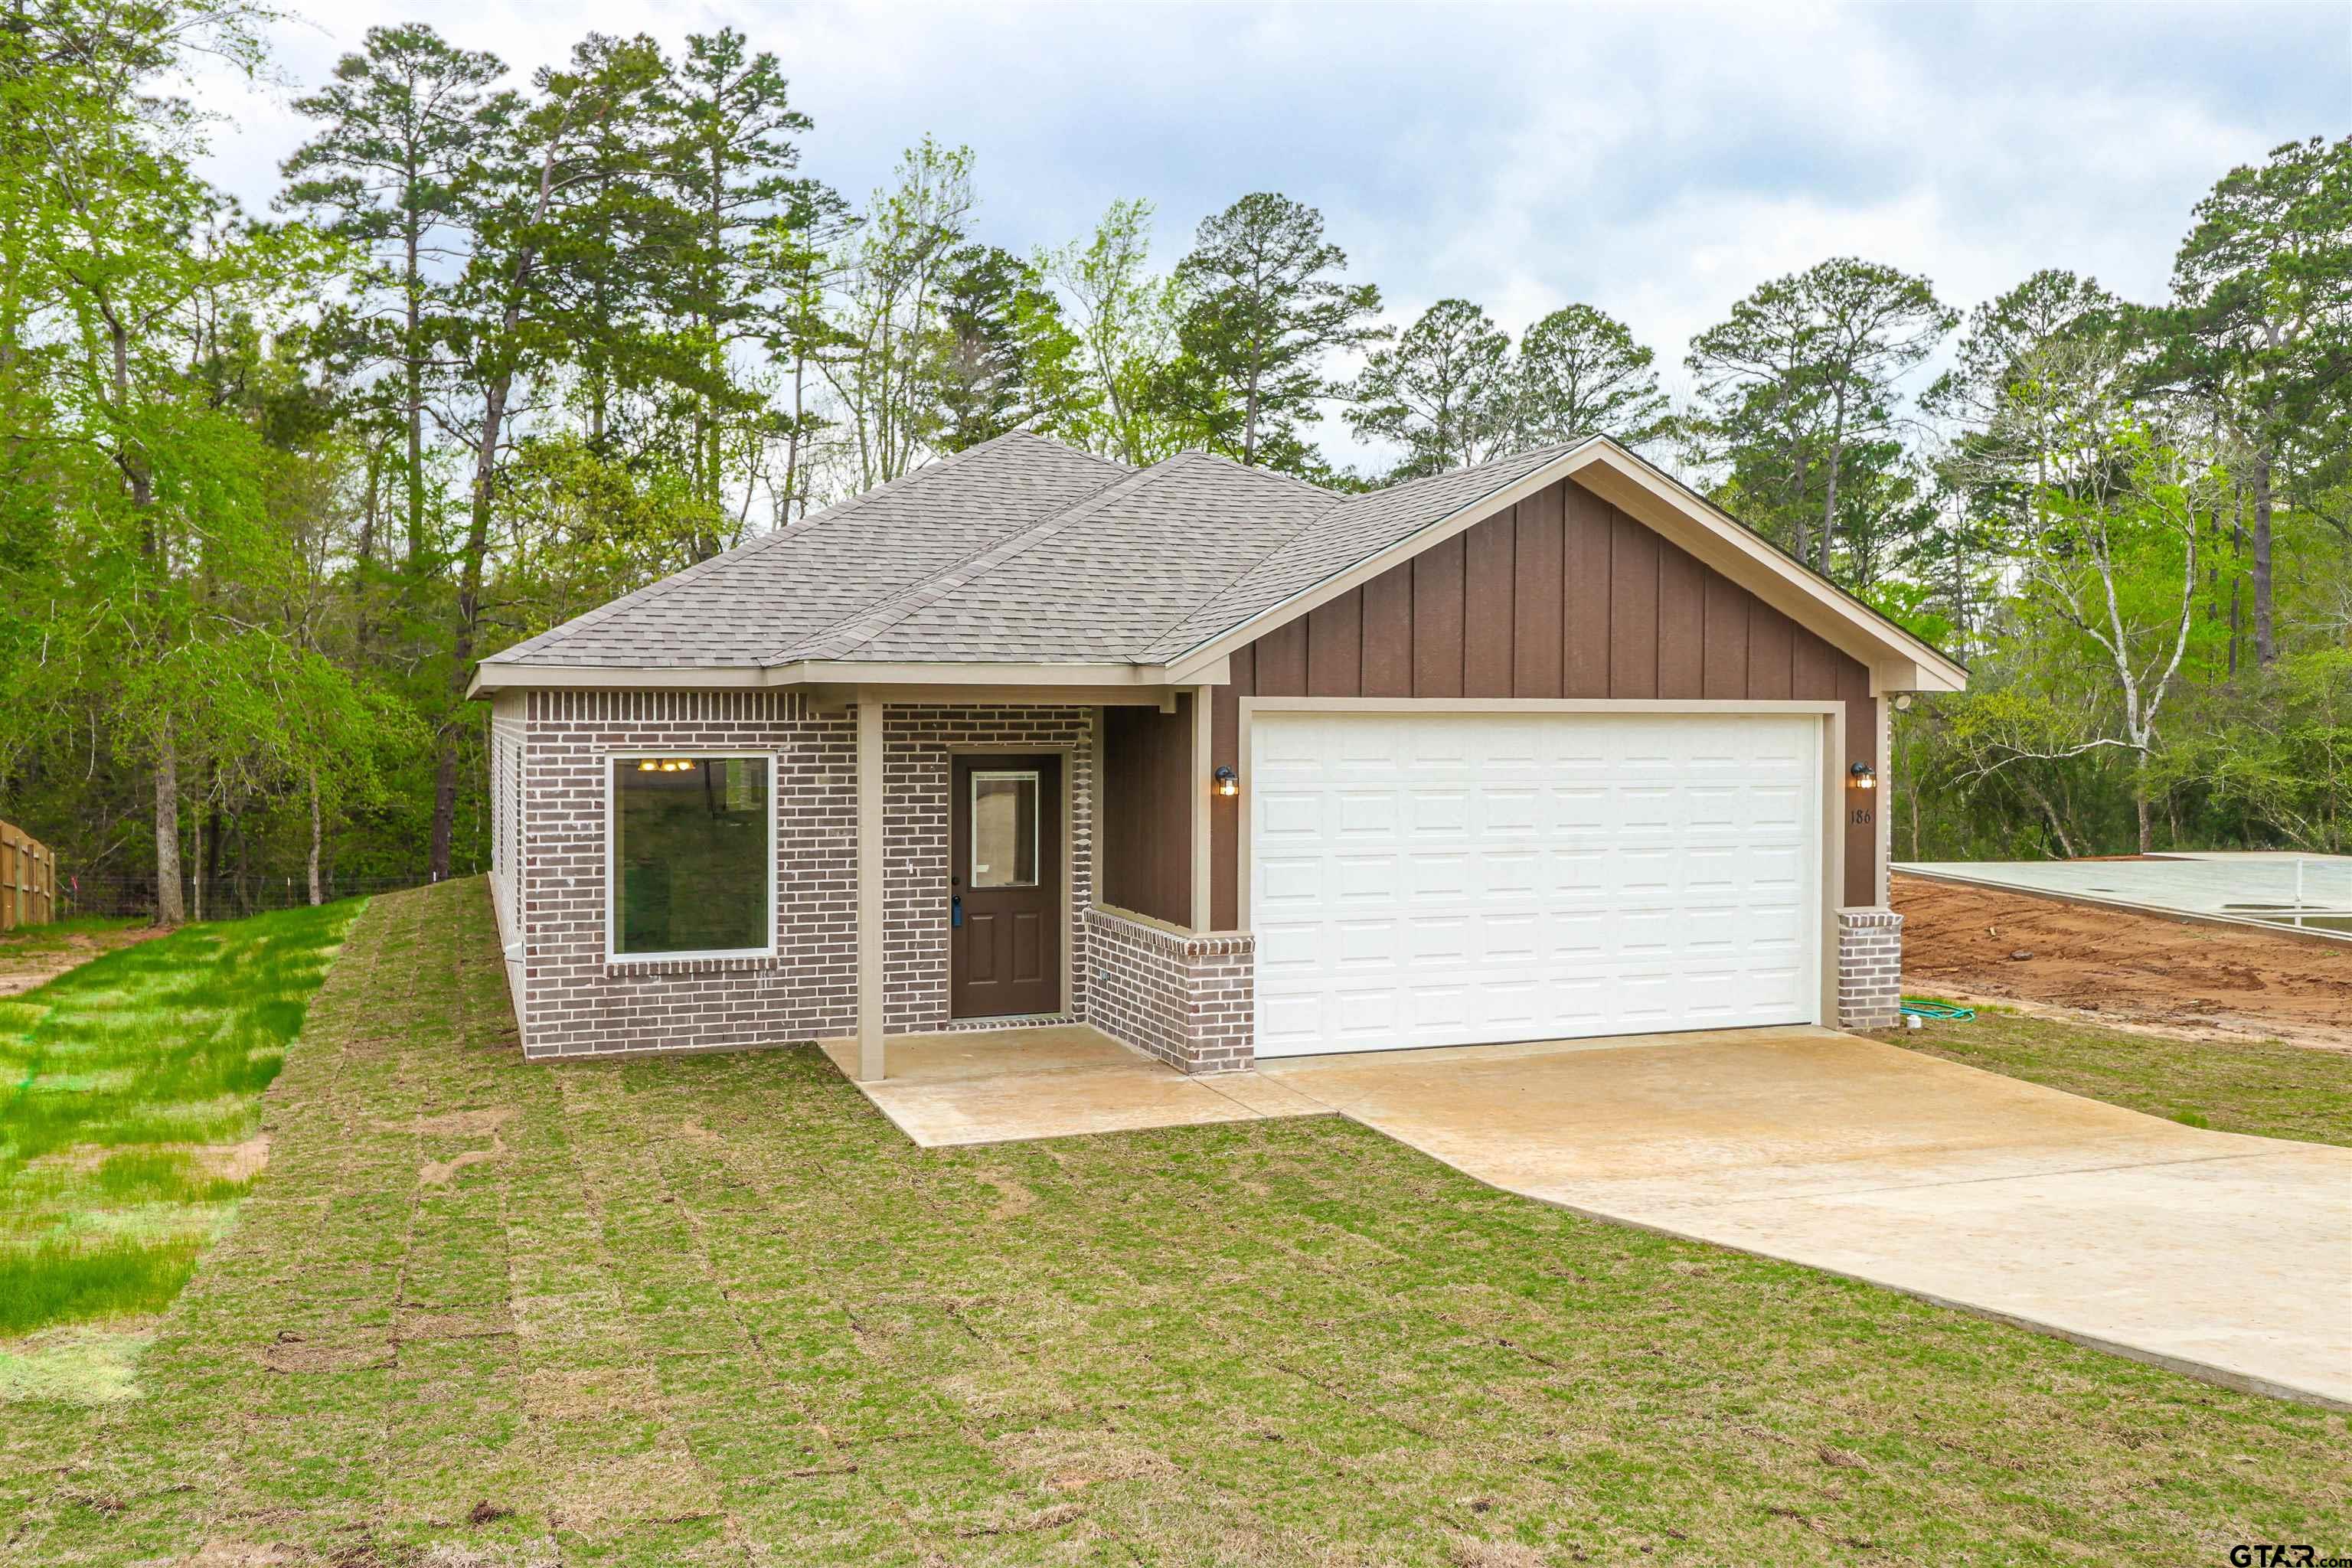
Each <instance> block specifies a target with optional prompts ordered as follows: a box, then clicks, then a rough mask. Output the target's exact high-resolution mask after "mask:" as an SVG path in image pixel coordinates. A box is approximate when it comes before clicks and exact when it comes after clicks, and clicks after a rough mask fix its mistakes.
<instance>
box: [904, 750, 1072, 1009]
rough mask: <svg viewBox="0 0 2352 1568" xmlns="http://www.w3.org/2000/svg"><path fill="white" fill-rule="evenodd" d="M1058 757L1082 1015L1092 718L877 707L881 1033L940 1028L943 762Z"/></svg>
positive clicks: (944, 974)
mask: <svg viewBox="0 0 2352 1568" xmlns="http://www.w3.org/2000/svg"><path fill="white" fill-rule="evenodd" d="M960 751H961V752H981V751H987V752H1056V751H1066V752H1068V755H1066V757H1065V758H1064V759H1063V763H1062V773H1063V779H1062V793H1063V800H1064V809H1065V810H1066V811H1067V812H1068V813H1069V816H1070V832H1069V836H1068V843H1069V847H1070V863H1069V868H1068V869H1069V893H1068V898H1069V904H1068V909H1069V911H1070V919H1069V921H1068V928H1067V929H1068V937H1067V941H1068V942H1069V947H1070V952H1069V963H1070V968H1069V974H1070V998H1069V1005H1068V1011H1069V1012H1070V1013H1071V1014H1072V1015H1073V1016H1079V1017H1083V1016H1085V1015H1086V990H1087V934H1086V921H1084V920H1083V919H1081V918H1079V911H1081V910H1085V909H1086V907H1087V904H1088V903H1090V902H1092V901H1093V899H1094V888H1095V880H1094V861H1095V853H1094V844H1095V826H1094V808H1095V779H1094V754H1095V748H1094V710H1092V709H1091V708H1055V707H1028V708H982V707H973V708H887V707H886V708H885V709H883V710H882V812H883V834H882V842H883V856H884V859H885V863H886V875H885V878H884V885H885V888H886V889H887V890H886V893H885V896H884V903H883V913H882V928H883V936H882V994H883V995H884V997H885V998H886V1000H885V1002H884V1005H883V1014H882V1030H883V1033H884V1034H886V1035H905V1034H912V1033H917V1032H919V1031H922V1030H926V1029H937V1028H940V1027H943V1026H945V1025H946V1024H947V1022H948V898H949V895H950V889H949V887H948V804H949V803H948V772H949V768H948V759H949V758H950V756H952V755H953V754H954V753H955V752H960Z"/></svg>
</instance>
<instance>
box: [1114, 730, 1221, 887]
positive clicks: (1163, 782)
mask: <svg viewBox="0 0 2352 1568" xmlns="http://www.w3.org/2000/svg"><path fill="white" fill-rule="evenodd" d="M1102 716H1103V722H1102V765H1103V813H1102V824H1101V826H1100V827H1099V828H1098V829H1097V834H1098V836H1099V840H1100V841H1099V843H1098V844H1097V849H1096V854H1097V873H1096V875H1097V889H1098V896H1099V897H1100V899H1101V900H1102V901H1103V902H1104V903H1106V904H1108V905H1109V906H1110V907H1111V908H1113V909H1118V910H1126V911H1128V912H1129V914H1137V915H1149V916H1150V917H1151V918H1152V919H1153V920H1156V921H1167V922H1168V923H1169V924H1171V925H1177V926H1184V927H1187V928H1189V927H1190V926H1191V925H1192V790H1193V786H1194V784H1196V783H1198V784H1199V787H1201V788H1202V789H1206V788H1207V787H1208V784H1207V783H1206V782H1205V780H1196V778H1195V773H1196V770H1195V769H1194V768H1193V766H1192V695H1191V694H1190V693H1189V692H1188V693H1185V694H1182V695H1181V696H1179V697H1178V698H1177V699H1176V710H1175V711H1174V712H1173V713H1162V712H1160V710H1158V709H1157V708H1105V709H1104V710H1102Z"/></svg>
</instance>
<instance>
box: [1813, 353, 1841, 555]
mask: <svg viewBox="0 0 2352 1568" xmlns="http://www.w3.org/2000/svg"><path fill="white" fill-rule="evenodd" d="M1844 457H1845V395H1844V394H1843V393H1841V394H1839V395H1838V402H1837V422H1836V424H1835V425H1833V426H1832V427H1831V429H1830V471H1829V485H1828V490H1829V493H1828V495H1827V496H1825V497H1824V498H1823V499H1822V537H1821V539H1820V540H1819V541H1818V542H1817V543H1818V547H1819V549H1820V550H1821V574H1822V576H1824V577H1826V576H1828V575H1829V574H1830V542H1831V541H1832V540H1834V539H1835V538H1836V537H1837V491H1838V467H1839V463H1840V461H1841V459H1843V458H1844Z"/></svg>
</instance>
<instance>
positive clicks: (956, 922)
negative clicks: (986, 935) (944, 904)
mask: <svg viewBox="0 0 2352 1568" xmlns="http://www.w3.org/2000/svg"><path fill="white" fill-rule="evenodd" d="M948 924H949V925H950V926H951V927H954V926H961V925H962V924H963V895H962V894H961V893H958V894H957V895H956V896H955V897H953V898H951V899H950V900H948Z"/></svg>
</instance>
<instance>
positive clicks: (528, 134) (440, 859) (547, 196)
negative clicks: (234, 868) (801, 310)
mask: <svg viewBox="0 0 2352 1568" xmlns="http://www.w3.org/2000/svg"><path fill="white" fill-rule="evenodd" d="M665 74H666V73H665V70H664V62H663V60H662V58H661V54H660V51H659V49H658V48H656V47H655V45H654V44H653V42H652V40H650V39H646V38H635V39H626V40H616V39H611V38H604V37H593V36H592V37H590V38H589V39H587V40H586V41H585V42H583V43H582V44H581V45H579V46H578V47H575V48H574V49H573V51H572V61H571V64H570V67H569V68H566V69H563V70H543V71H541V72H540V73H539V77H538V79H537V81H536V83H535V89H534V92H533V95H532V97H531V98H530V100H528V101H511V102H507V103H502V104H501V105H500V106H499V113H498V115H497V117H496V119H495V120H494V121H493V123H492V125H491V126H490V128H489V136H488V139H487V140H486V143H485V149H484V152H483V153H482V155H481V156H480V157H479V158H478V159H477V161H476V163H475V165H474V167H473V169H472V171H471V173H470V174H469V176H468V179H467V184H466V186H465V188H464V190H463V192H462V195H463V199H464V200H465V202H466V204H467V221H468V223H469V225H470V226H471V228H472V231H473V234H474V245H473V247H472V250H471V252H470V254H469V255H468V256H467V265H466V268H465V270H464V272H463V273H462V274H461V275H460V276H459V278H458V279H457V282H456V283H455V285H454V286H453V287H452V288H451V289H450V291H449V296H448V309H447V313H446V318H445V321H446V325H445V328H444V333H445V341H446V348H447V352H448V353H449V354H450V356H451V357H452V359H453V360H454V361H455V362H456V367H457V368H456V374H455V375H454V377H453V379H454V380H455V382H456V387H455V389H454V392H453V398H452V401H453V405H454V404H455V403H456V401H457V399H460V398H462V399H463V400H464V410H463V413H462V415H461V416H457V417H456V418H453V420H452V424H453V426H455V427H456V429H457V431H458V433H459V434H460V435H461V436H462V437H463V438H464V440H465V442H466V447H467V468H468V469H469V470H470V474H469V482H468V499H467V523H466V531H465V533H464V534H463V536H462V537H461V538H460V540H459V541H458V543H457V550H456V551H455V552H454V554H455V561H454V565H455V567H456V583H455V584H454V587H455V592H454V595H453V596H452V602H451V606H450V637H449V643H448V652H447V659H448V663H447V681H446V698H447V707H446V710H445V711H444V712H443V713H442V714H441V715H440V716H439V721H438V725H437V729H438V733H439V737H440V739H439V745H438V750H437V756H436V764H435V771H434V788H433V803H434V804H433V822H432V829H431V839H430V843H429V846H428V854H429V857H430V864H431V870H432V874H433V876H434V877H435V878H436V879H438V878H441V877H446V876H447V875H448V874H449V871H450V866H451V860H450V855H451V846H452V836H453V833H454V830H455V825H456V810H457V731H458V728H459V726H460V725H461V724H462V723H463V722H465V721H466V716H465V715H464V711H463V709H462V703H463V701H464V698H465V691H466V684H467V679H468V678H469V677H470V674H471V671H472V668H473V663H474V659H475V657H476V654H477V650H478V647H479V644H480V638H481V630H482V584H483V572H484V564H485V561H486V558H487V556H488V551H489V547H490V542H491V531H492V523H493V521H494V516H495V510H496V501H497V494H498V481H499V458H500V457H501V455H502V453H503V452H504V450H505V449H506V445H507V441H508V437H509V431H508V423H509V418H510V416H511V415H512V413H513V401H514V396H515V394H516V392H517V390H518V389H519V388H520V386H522V385H523V384H525V382H526V381H527V379H528V378H529V377H530V376H531V375H533V374H539V373H541V372H543V371H547V370H551V369H552V368H553V367H555V366H558V365H561V364H562V363H565V362H566V361H567V360H568V359H570V358H572V357H574V356H576V355H577V354H578V353H579V352H580V349H581V345H582V342H583V338H584V337H586V336H588V335H590V334H593V333H597V332H601V331H607V330H612V329H613V328H614V323H609V322H604V321H595V320H592V319H589V318H588V317H586V316H585V315H584V313H583V312H582V311H580V310H578V309H577V308H576V307H577V304H578V301H579V300H580V299H581V298H582V297H583V291H582V290H581V289H578V288H577V287H576V286H575V285H576V283H577V281H578V276H579V274H580V273H581V272H582V271H583V270H586V269H592V268H602V267H604V266H606V265H608V264H609V247H610V246H611V244H612V227H613V225H612V219H613V218H614V216H615V214H614V208H615V207H621V206H627V205H635V203H636V202H637V201H638V200H639V199H640V197H639V193H638V192H636V191H635V190H634V189H632V188H630V185H629V184H628V183H627V182H622V181H616V180H614V178H613V177H612V176H611V165H610V160H609V157H608V156H607V155H606V154H607V153H608V152H609V138H610V137H611V135H612V134H613V132H614V128H615V127H616V126H623V125H630V124H635V125H643V126H649V125H650V124H651V123H652V122H653V117H654V113H655V110H656V103H657V98H656V94H657V93H658V91H659V89H660V88H661V86H662V85H663V82H664V79H665ZM620 330H627V328H626V324H625V323H622V324H620Z"/></svg>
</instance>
